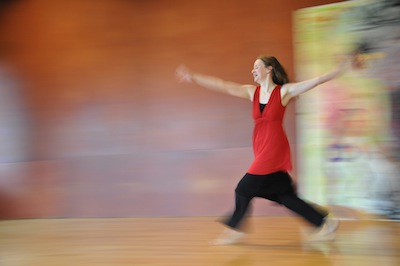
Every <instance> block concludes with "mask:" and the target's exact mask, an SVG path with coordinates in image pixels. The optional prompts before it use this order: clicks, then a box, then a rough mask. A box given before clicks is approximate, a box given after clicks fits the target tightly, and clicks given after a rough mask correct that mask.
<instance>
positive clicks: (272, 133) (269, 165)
mask: <svg viewBox="0 0 400 266" xmlns="http://www.w3.org/2000/svg"><path fill="white" fill-rule="evenodd" d="M285 109H286V108H285V106H283V105H282V101H281V87H280V86H276V87H275V88H274V90H273V91H272V94H271V96H270V98H269V101H268V103H267V105H266V106H265V108H264V111H263V112H262V113H261V111H260V87H257V89H256V91H255V92H254V98H253V119H254V132H253V150H254V161H253V163H252V164H251V166H250V168H249V169H248V171H247V172H248V173H249V174H254V175H266V174H271V173H274V172H278V171H286V172H288V171H290V170H291V169H292V162H291V157H290V146H289V141H288V139H287V137H286V133H285V130H284V129H283V117H284V114H285Z"/></svg>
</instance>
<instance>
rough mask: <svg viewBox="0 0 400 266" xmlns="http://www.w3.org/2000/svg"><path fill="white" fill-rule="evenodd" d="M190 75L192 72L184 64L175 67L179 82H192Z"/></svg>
mask: <svg viewBox="0 0 400 266" xmlns="http://www.w3.org/2000/svg"><path fill="white" fill-rule="evenodd" d="M192 76H193V74H192V72H191V71H190V70H189V69H188V68H187V67H186V66H185V65H180V66H179V67H178V68H177V69H176V78H177V79H178V80H179V82H192Z"/></svg>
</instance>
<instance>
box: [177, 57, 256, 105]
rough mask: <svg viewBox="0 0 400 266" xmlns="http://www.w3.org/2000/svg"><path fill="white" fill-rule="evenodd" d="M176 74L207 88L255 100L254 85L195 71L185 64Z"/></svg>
mask: <svg viewBox="0 0 400 266" xmlns="http://www.w3.org/2000/svg"><path fill="white" fill-rule="evenodd" d="M176 75H177V78H178V80H179V81H181V82H193V83H196V84H198V85H200V86H202V87H204V88H207V89H211V90H215V91H219V92H223V93H226V94H229V95H233V96H236V97H241V98H245V99H249V100H251V101H252V100H253V95H254V91H255V89H256V86H254V85H243V84H238V83H235V82H231V81H225V80H222V79H220V78H217V77H213V76H207V75H203V74H199V73H194V72H191V71H190V70H189V69H188V68H187V67H185V66H183V65H182V66H180V67H178V69H177V70H176Z"/></svg>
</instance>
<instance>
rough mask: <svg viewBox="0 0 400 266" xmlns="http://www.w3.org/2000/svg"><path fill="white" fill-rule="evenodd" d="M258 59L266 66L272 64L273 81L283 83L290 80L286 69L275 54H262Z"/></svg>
mask: <svg viewBox="0 0 400 266" xmlns="http://www.w3.org/2000/svg"><path fill="white" fill-rule="evenodd" d="M258 59H260V60H261V61H263V62H264V65H265V67H269V66H272V81H273V82H274V83H275V84H278V85H283V84H285V83H288V82H289V78H288V75H287V74H286V71H285V69H284V68H283V66H282V65H281V63H279V61H278V60H277V59H276V58H275V57H274V56H265V55H261V56H259V57H258Z"/></svg>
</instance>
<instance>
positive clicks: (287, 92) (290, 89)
mask: <svg viewBox="0 0 400 266" xmlns="http://www.w3.org/2000/svg"><path fill="white" fill-rule="evenodd" d="M348 63H349V61H348V60H345V61H342V62H341V63H340V65H339V66H338V67H337V68H336V69H334V70H333V71H331V72H328V73H325V74H324V75H321V76H319V77H316V78H312V79H308V80H305V81H301V82H297V83H287V84H285V85H284V86H283V87H282V92H281V93H282V103H284V104H285V103H286V104H287V103H288V102H289V100H290V99H292V98H294V97H297V96H299V95H300V94H302V93H304V92H307V91H309V90H311V89H313V88H315V87H316V86H318V85H320V84H323V83H325V82H327V81H329V80H331V79H334V78H336V77H338V76H340V75H341V74H342V73H343V72H345V70H346V69H347V67H348V65H349V64H348Z"/></svg>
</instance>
